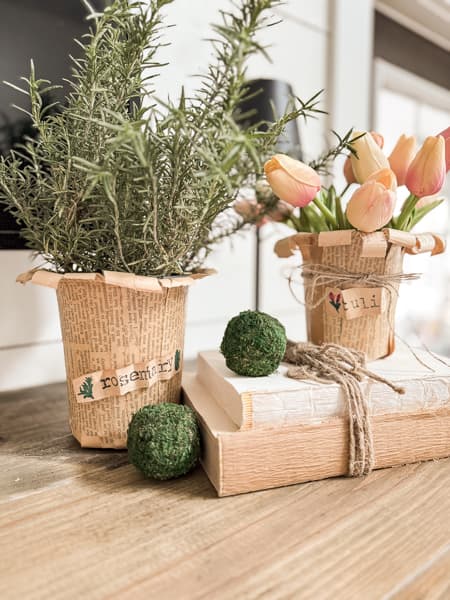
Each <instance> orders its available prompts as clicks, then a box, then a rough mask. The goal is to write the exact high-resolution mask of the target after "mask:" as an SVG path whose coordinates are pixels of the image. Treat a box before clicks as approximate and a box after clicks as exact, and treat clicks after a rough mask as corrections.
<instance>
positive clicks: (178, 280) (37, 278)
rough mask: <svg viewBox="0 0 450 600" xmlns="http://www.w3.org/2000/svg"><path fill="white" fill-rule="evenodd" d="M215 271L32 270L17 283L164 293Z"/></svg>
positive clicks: (17, 279) (23, 274)
mask: <svg viewBox="0 0 450 600" xmlns="http://www.w3.org/2000/svg"><path fill="white" fill-rule="evenodd" d="M216 273H217V271H215V270H214V269H202V270H200V271H197V272H196V273H187V274H185V275H174V276H173V277H147V276H145V275H134V274H133V273H122V272H119V271H102V272H101V273H56V272H55V271H48V270H46V269H39V268H37V269H31V270H30V271H26V272H25V273H22V274H20V275H18V277H17V278H16V281H17V282H18V283H22V284H26V283H28V282H31V283H34V284H35V285H41V286H44V287H50V288H54V289H56V288H57V287H58V285H59V284H60V282H61V281H62V280H64V281H78V282H83V281H85V282H97V283H104V284H105V285H112V286H116V287H124V288H129V289H133V290H136V291H141V292H163V291H164V289H166V288H174V287H181V286H189V285H191V284H192V283H194V282H195V281H197V280H198V279H203V278H204V277H208V276H209V275H215V274H216Z"/></svg>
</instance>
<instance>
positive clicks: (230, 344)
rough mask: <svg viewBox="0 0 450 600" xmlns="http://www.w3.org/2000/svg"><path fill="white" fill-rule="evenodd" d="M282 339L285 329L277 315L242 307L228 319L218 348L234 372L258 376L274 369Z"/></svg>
mask: <svg viewBox="0 0 450 600" xmlns="http://www.w3.org/2000/svg"><path fill="white" fill-rule="evenodd" d="M286 341H287V340H286V330H285V328H284V326H283V325H282V324H281V323H280V321H278V319H275V318H274V317H271V316H270V315H268V314H266V313H263V312H259V311H255V310H246V311H244V312H241V313H240V314H239V315H238V316H237V317H233V318H232V319H231V321H229V323H228V325H227V328H226V329H225V334H224V336H223V340H222V344H221V346H220V350H221V352H222V354H223V355H224V357H225V362H226V365H227V367H228V368H229V369H231V370H232V371H234V372H235V373H237V374H238V375H244V376H246V377H262V376H264V375H270V373H273V372H274V371H275V370H276V369H277V367H278V366H279V364H280V362H281V361H282V360H283V356H284V353H285V350H286Z"/></svg>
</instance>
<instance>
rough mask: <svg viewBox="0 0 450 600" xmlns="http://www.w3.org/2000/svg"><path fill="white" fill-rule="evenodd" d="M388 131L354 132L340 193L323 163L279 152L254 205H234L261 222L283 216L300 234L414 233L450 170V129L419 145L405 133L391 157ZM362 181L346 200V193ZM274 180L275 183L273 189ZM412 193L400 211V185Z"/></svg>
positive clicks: (435, 202) (268, 164)
mask: <svg viewBox="0 0 450 600" xmlns="http://www.w3.org/2000/svg"><path fill="white" fill-rule="evenodd" d="M383 145H384V140H383V137H382V136H381V135H380V134H379V133H376V132H370V133H369V132H354V133H353V134H352V136H351V137H350V139H349V141H348V142H347V143H346V144H345V147H346V148H347V149H348V150H349V156H348V157H347V159H346V161H345V164H344V176H345V179H346V182H347V185H346V186H345V188H344V189H343V190H342V192H341V193H337V191H336V189H335V187H334V186H333V185H331V186H329V187H323V186H322V181H321V176H320V168H317V165H319V167H320V163H319V162H313V163H310V164H309V165H307V164H305V163H302V162H300V161H298V160H295V159H293V158H291V157H289V156H287V155H284V154H275V155H274V156H273V157H272V158H270V159H269V160H268V161H267V162H266V163H265V165H264V172H265V177H266V179H265V180H263V181H261V182H259V184H257V186H256V199H257V203H256V204H253V205H252V206H251V209H250V208H249V207H250V205H249V204H247V208H246V207H245V205H243V203H242V201H241V202H240V203H238V205H237V207H236V208H237V210H238V212H239V213H240V214H241V215H243V216H244V217H251V218H253V220H254V221H257V222H259V224H264V223H265V222H267V221H270V220H273V221H282V222H285V223H287V224H288V225H290V226H291V227H293V228H294V229H295V230H297V231H301V232H321V231H332V230H339V229H350V228H354V229H357V230H359V231H362V232H365V233H370V232H374V231H377V230H380V229H382V228H383V227H389V228H392V229H398V230H401V231H410V230H411V229H412V228H413V227H414V226H415V225H416V224H417V223H418V222H419V221H420V220H421V219H422V218H423V217H424V216H425V215H426V214H428V213H429V212H430V211H431V210H433V209H434V208H436V206H438V205H439V204H441V202H443V198H439V197H438V193H439V192H440V190H441V189H442V187H443V185H444V182H445V175H446V172H447V171H448V170H449V169H450V128H448V129H446V130H445V131H443V132H442V133H441V134H439V135H437V136H430V137H427V138H426V140H425V142H424V143H423V145H422V147H421V148H420V149H419V150H418V151H417V148H416V140H415V138H414V137H413V136H410V137H408V136H406V135H402V136H400V138H399V140H398V142H397V144H396V146H395V147H394V149H393V151H392V152H391V154H390V155H389V156H386V155H385V154H384V153H383ZM353 184H359V187H358V188H356V189H355V190H354V191H353V193H352V195H351V196H350V198H349V199H348V201H347V205H346V208H345V210H344V206H343V204H344V201H345V200H347V197H346V196H347V192H348V190H349V189H351V188H352V186H353ZM269 186H270V187H269ZM401 186H406V188H407V190H408V191H409V195H408V196H407V197H406V198H405V199H404V201H403V203H402V204H401V207H400V210H399V212H398V213H397V214H394V213H395V209H396V205H397V196H398V192H399V190H398V188H399V187H401Z"/></svg>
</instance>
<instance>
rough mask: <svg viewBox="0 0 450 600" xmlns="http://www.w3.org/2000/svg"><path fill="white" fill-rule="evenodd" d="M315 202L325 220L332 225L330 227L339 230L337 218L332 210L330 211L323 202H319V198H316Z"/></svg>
mask: <svg viewBox="0 0 450 600" xmlns="http://www.w3.org/2000/svg"><path fill="white" fill-rule="evenodd" d="M313 202H314V204H315V205H316V206H317V208H318V209H319V210H320V212H321V213H322V215H323V216H324V217H325V220H326V221H328V222H329V223H330V225H331V226H332V227H333V229H337V228H338V223H337V220H336V217H335V216H334V215H333V213H332V212H331V210H329V209H328V208H327V207H326V206H325V204H323V202H321V201H320V200H319V198H314V199H313Z"/></svg>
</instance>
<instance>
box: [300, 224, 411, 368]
mask: <svg viewBox="0 0 450 600" xmlns="http://www.w3.org/2000/svg"><path fill="white" fill-rule="evenodd" d="M363 240H364V236H363V235H362V234H361V233H360V232H357V231H353V232H352V244H351V245H349V246H330V247H326V248H320V247H319V246H312V247H311V249H310V253H309V258H306V257H305V256H303V260H304V261H305V262H306V263H312V264H316V265H321V264H322V265H326V266H330V267H334V268H337V269H339V270H343V271H350V272H352V273H372V274H375V275H389V274H396V273H401V272H402V263H403V249H402V248H401V247H400V246H393V245H390V247H389V248H388V250H387V253H386V256H379V257H376V256H361V254H362V247H363ZM302 254H303V253H302ZM304 285H305V286H308V281H307V280H305V281H304ZM351 287H352V286H351V284H348V285H346V286H343V285H342V286H341V291H344V289H348V288H351ZM397 290H398V284H391V286H390V290H389V291H387V290H386V295H385V298H384V302H385V303H386V305H387V306H386V309H385V310H383V311H381V312H378V311H376V312H375V314H374V311H373V312H372V314H368V313H366V314H363V311H361V316H359V317H358V318H354V317H353V318H351V319H338V318H336V314H334V313H333V312H332V311H330V310H329V308H330V306H329V302H327V299H328V300H329V298H328V296H327V287H326V286H325V285H318V286H316V288H315V291H314V297H313V299H312V300H313V303H316V302H318V303H319V304H318V306H317V307H316V308H313V309H310V308H308V307H306V323H307V331H308V339H309V340H310V341H312V342H313V343H315V344H318V345H320V344H322V343H324V342H331V343H335V344H340V345H342V346H346V347H348V348H354V349H356V350H360V351H362V352H365V354H366V355H367V358H368V360H372V359H376V358H380V357H382V356H387V355H389V354H391V353H392V352H393V350H394V317H395V307H396V304H397ZM322 299H323V301H321V300H322ZM335 312H336V311H335Z"/></svg>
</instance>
